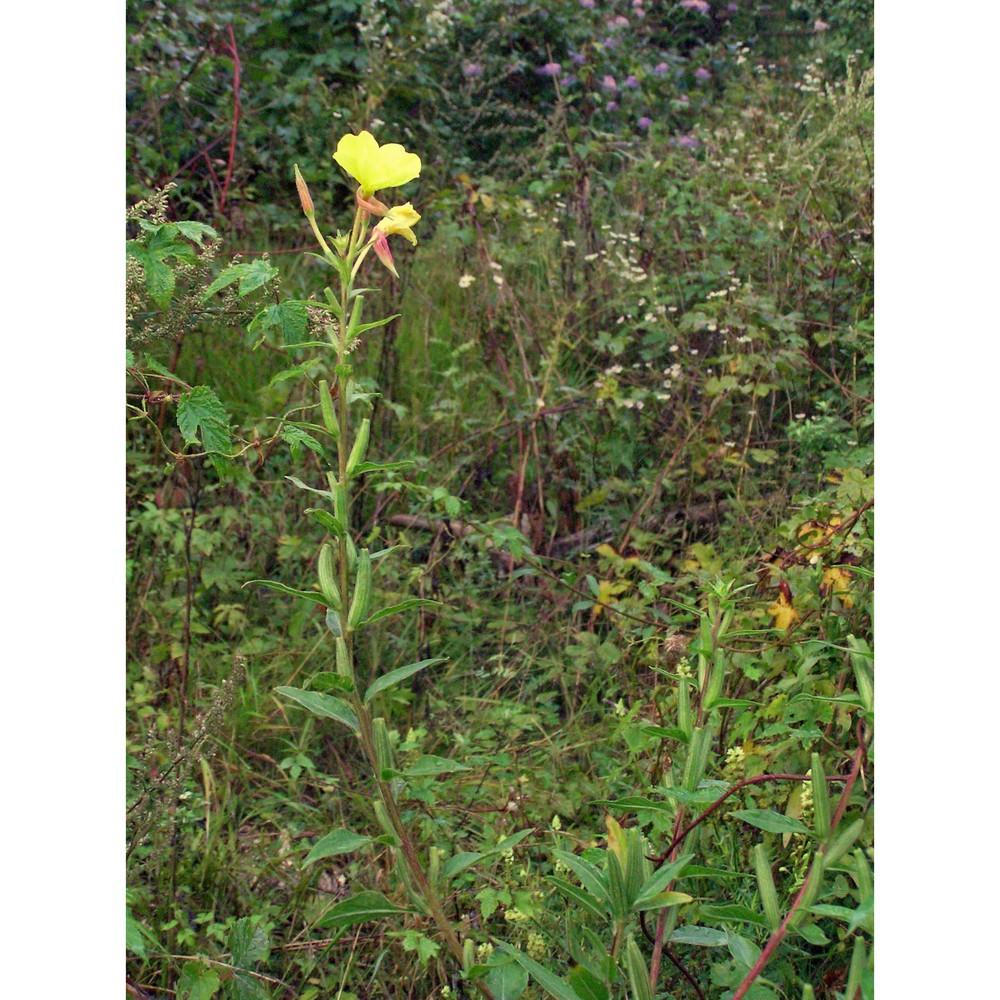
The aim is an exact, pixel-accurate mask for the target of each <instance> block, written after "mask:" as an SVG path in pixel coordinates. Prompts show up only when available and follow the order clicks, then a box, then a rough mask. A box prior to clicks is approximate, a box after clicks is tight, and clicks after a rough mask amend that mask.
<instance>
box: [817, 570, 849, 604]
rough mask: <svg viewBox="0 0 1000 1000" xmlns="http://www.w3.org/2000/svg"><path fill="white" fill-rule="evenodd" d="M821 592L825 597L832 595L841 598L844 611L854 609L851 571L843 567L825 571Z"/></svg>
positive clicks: (820, 587)
mask: <svg viewBox="0 0 1000 1000" xmlns="http://www.w3.org/2000/svg"><path fill="white" fill-rule="evenodd" d="M819 592H820V593H821V594H822V595H823V596H824V597H828V596H831V595H832V596H835V597H839V598H840V603H841V604H842V605H843V606H844V610H845V611H850V610H851V608H853V607H854V598H853V597H851V571H850V570H848V569H844V567H843V566H830V567H828V568H827V569H825V570H823V579H822V581H821V583H820V586H819Z"/></svg>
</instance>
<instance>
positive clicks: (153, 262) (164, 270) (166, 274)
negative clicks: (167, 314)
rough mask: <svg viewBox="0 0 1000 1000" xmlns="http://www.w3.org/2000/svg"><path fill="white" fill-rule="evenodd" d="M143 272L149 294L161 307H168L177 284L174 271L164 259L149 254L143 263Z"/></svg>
mask: <svg viewBox="0 0 1000 1000" xmlns="http://www.w3.org/2000/svg"><path fill="white" fill-rule="evenodd" d="M143 274H144V277H145V279H146V292H147V294H148V295H149V297H150V298H151V299H152V300H153V301H154V302H155V303H156V304H157V305H158V306H159V307H160V309H166V308H167V306H169V305H170V299H171V298H172V297H173V294H174V286H175V285H176V279H175V278H174V272H173V271H172V270H171V269H170V268H169V267H168V266H167V265H166V264H164V263H163V261H162V260H159V259H157V258H156V257H152V256H149V257H147V258H146V260H145V263H144V264H143Z"/></svg>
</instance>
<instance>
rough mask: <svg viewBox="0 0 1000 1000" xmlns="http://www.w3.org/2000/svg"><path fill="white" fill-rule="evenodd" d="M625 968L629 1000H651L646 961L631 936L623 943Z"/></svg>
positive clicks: (651, 991)
mask: <svg viewBox="0 0 1000 1000" xmlns="http://www.w3.org/2000/svg"><path fill="white" fill-rule="evenodd" d="M625 968H626V970H627V971H628V981H629V986H630V987H631V989H630V992H629V996H630V997H631V1000H653V989H652V987H651V986H650V985H649V972H648V971H647V970H646V961H645V959H644V958H643V957H642V952H641V951H640V950H639V946H638V945H637V944H636V943H635V938H634V937H632V935H631V934H629V935H628V937H627V939H626V941H625Z"/></svg>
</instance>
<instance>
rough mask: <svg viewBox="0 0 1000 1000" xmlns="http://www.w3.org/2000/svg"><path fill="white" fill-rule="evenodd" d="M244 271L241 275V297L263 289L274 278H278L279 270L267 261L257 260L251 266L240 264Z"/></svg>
mask: <svg viewBox="0 0 1000 1000" xmlns="http://www.w3.org/2000/svg"><path fill="white" fill-rule="evenodd" d="M237 266H238V267H242V268H243V269H244V270H243V272H242V273H241V274H240V287H239V293H238V294H239V297H240V298H241V299H242V298H243V297H244V296H245V295H249V294H250V293H251V292H255V291H256V290H257V289H258V288H263V286H264V285H266V284H267V283H268V282H269V281H270V280H271V279H272V278H275V277H277V275H278V269H277V268H276V267H271V265H270V264H268V263H267V262H266V261H263V260H255V261H251V263H249V264H239V265H237Z"/></svg>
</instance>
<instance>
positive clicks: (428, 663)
mask: <svg viewBox="0 0 1000 1000" xmlns="http://www.w3.org/2000/svg"><path fill="white" fill-rule="evenodd" d="M447 659H448V657H447V656H435V657H434V658H432V659H430V660H419V661H417V662H416V663H410V664H407V665H406V666H405V667H397V668H396V669H395V670H390V671H389V673H387V674H383V675H382V676H381V677H378V678H376V679H375V680H374V681H372V683H371V684H370V685H369V686H368V690H367V691H365V696H364V698H363V699H362V700H363V701H364V703H365V704H366V705H367V704H368V703H369V702H370V701H371V700H372V698H374V697H375V695H377V694H380V693H381V692H382V691H385V690H387V689H388V688H391V687H392V686H393V685H394V684H398V683H399V682H400V681H403V680H406V678H407V677H412V676H413V674H415V673H417V672H418V671H421V670H423V669H425V668H426V667H432V666H434V664H436V663H444V662H445V661H446V660H447Z"/></svg>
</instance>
